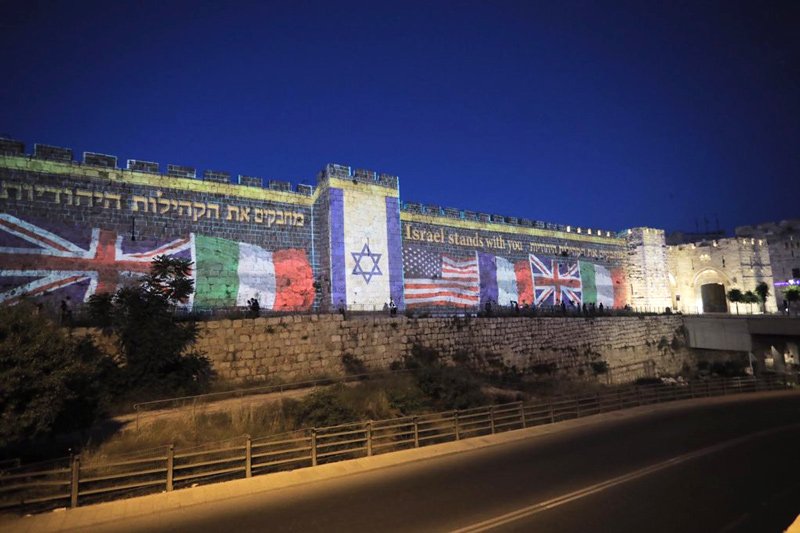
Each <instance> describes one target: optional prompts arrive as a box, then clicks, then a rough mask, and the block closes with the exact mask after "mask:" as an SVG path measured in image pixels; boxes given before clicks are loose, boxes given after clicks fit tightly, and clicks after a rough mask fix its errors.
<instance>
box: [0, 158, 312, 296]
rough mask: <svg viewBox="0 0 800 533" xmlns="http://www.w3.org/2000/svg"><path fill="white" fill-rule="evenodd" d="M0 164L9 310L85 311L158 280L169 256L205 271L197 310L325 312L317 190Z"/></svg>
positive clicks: (0, 286)
mask: <svg viewBox="0 0 800 533" xmlns="http://www.w3.org/2000/svg"><path fill="white" fill-rule="evenodd" d="M0 160H2V164H0V302H3V301H13V300H15V299H16V298H19V297H22V296H27V297H35V296H44V297H45V298H46V297H47V296H48V295H49V296H50V297H51V298H52V299H56V300H60V299H64V298H67V297H69V298H70V299H71V300H72V301H73V302H74V303H78V302H83V301H86V300H87V299H88V298H89V296H91V295H92V294H94V293H96V292H103V291H113V290H115V289H116V287H117V286H118V285H119V284H121V283H124V282H125V281H126V280H130V279H131V278H132V277H136V276H137V275H141V274H143V273H145V272H147V271H148V270H149V267H150V262H151V261H152V259H153V257H155V256H156V255H159V254H167V255H171V256H175V257H182V258H186V259H190V260H192V261H193V262H194V263H195V266H196V269H195V270H194V272H193V274H194V277H195V282H196V289H197V290H196V293H195V295H194V298H193V300H192V301H191V302H189V305H193V306H194V307H195V308H206V307H209V308H210V307H229V306H237V305H239V306H241V305H245V304H246V301H247V300H248V299H250V298H253V297H255V298H257V299H258V300H259V301H260V303H261V307H262V308H264V309H276V310H304V309H309V308H311V306H312V304H313V302H314V288H313V272H312V268H311V254H312V251H313V250H312V228H313V217H312V208H311V196H310V194H311V191H310V189H302V190H300V189H298V191H296V192H291V191H285V190H273V189H264V188H261V187H255V186H244V185H235V184H231V183H230V182H225V181H224V179H225V177H226V176H227V174H225V173H220V172H212V173H210V174H209V173H206V174H207V175H206V177H205V178H206V179H204V180H199V179H193V178H192V176H194V174H195V171H194V169H188V168H186V167H180V168H178V167H174V168H173V166H171V168H170V175H160V174H157V173H151V172H143V171H138V170H137V171H132V170H121V169H117V168H112V167H107V166H97V165H92V164H82V165H79V164H76V163H73V162H71V161H53V160H48V159H36V158H29V157H24V156H0ZM87 161H92V160H91V159H87ZM134 166H135V165H134ZM137 168H138V167H137ZM147 168H148V169H149V170H156V171H157V166H156V167H147ZM179 170H180V172H178V171H179ZM181 176H182V177H181ZM248 183H249V182H248ZM253 183H255V182H253Z"/></svg>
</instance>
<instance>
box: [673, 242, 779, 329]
mask: <svg viewBox="0 0 800 533" xmlns="http://www.w3.org/2000/svg"><path fill="white" fill-rule="evenodd" d="M667 265H668V267H669V272H670V288H671V291H672V298H671V300H672V306H673V308H674V309H677V310H680V311H682V312H684V313H702V312H708V311H710V309H704V303H703V298H702V295H701V287H702V286H703V285H705V284H719V285H721V286H722V291H723V292H724V293H727V292H728V291H729V290H730V289H740V290H741V291H742V292H745V291H754V290H755V288H756V285H758V283H760V282H762V281H763V282H765V283H766V284H767V285H768V286H769V287H770V293H771V294H772V293H774V286H773V278H772V266H771V261H770V249H769V247H768V245H767V243H766V242H765V241H763V240H761V239H756V238H746V237H736V238H730V239H718V240H713V241H701V242H697V243H689V244H680V245H674V246H669V247H667ZM726 303H727V306H728V311H729V312H732V313H736V312H737V307H738V312H741V313H747V312H752V311H754V310H755V311H758V310H759V307H760V306H754V307H752V308H751V307H749V306H748V304H741V303H740V304H738V306H736V305H735V304H733V303H731V302H726ZM775 304H776V300H775V298H774V297H773V296H771V297H769V298H768V299H767V302H766V308H767V312H774V311H776V310H777V306H776V305H775Z"/></svg>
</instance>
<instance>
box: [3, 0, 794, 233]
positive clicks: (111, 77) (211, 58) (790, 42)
mask: <svg viewBox="0 0 800 533" xmlns="http://www.w3.org/2000/svg"><path fill="white" fill-rule="evenodd" d="M0 13H2V16H1V17H0V47H2V51H3V52H2V57H3V61H2V67H1V68H2V70H1V72H2V75H1V76H0V134H6V135H10V136H12V137H16V138H20V139H22V140H25V141H26V142H27V143H28V145H29V147H30V148H32V145H33V143H34V142H42V143H47V144H55V145H60V146H69V147H72V148H73V149H75V150H76V153H79V152H82V151H84V150H89V151H96V152H102V153H108V154H114V155H117V156H119V157H120V159H121V160H124V159H128V158H134V159H145V160H151V161H158V162H160V163H161V164H162V165H164V166H165V165H166V163H176V164H184V165H189V166H195V167H198V168H199V169H205V168H212V169H219V170H227V171H230V172H232V173H234V174H239V173H241V174H247V175H259V176H264V177H267V178H271V179H283V180H290V181H293V182H295V183H296V182H298V181H302V182H306V183H312V184H313V183H315V178H314V176H315V174H316V172H317V171H318V170H319V169H320V168H322V166H323V165H324V164H325V163H326V162H338V163H343V164H349V165H351V166H354V167H362V168H369V169H373V170H378V171H381V172H388V173H393V174H398V175H399V176H400V178H401V194H402V197H403V199H404V200H405V201H421V202H425V203H436V204H441V205H446V206H455V207H460V208H465V209H473V210H479V211H486V212H491V213H499V214H507V215H516V216H522V217H528V218H534V219H539V220H546V221H551V222H560V223H565V224H573V225H583V226H585V225H591V226H592V227H601V228H611V229H622V228H626V227H630V226H638V225H650V226H656V227H663V228H666V229H668V230H673V229H685V230H690V231H691V230H694V227H695V219H699V220H700V227H701V229H702V227H703V218H704V216H705V217H707V218H708V219H709V220H710V221H711V225H712V226H713V225H714V216H715V215H717V216H718V217H719V221H720V223H721V225H722V226H723V227H726V228H728V229H729V230H730V229H732V228H733V226H735V225H741V224H747V223H757V222H763V221H768V220H779V219H781V218H788V217H800V207H798V205H800V204H799V202H798V198H800V30H798V28H800V2H796V1H786V2H756V1H752V2H737V1H719V2H698V1H688V2H683V1H676V0H672V1H663V2H656V1H648V2H642V1H638V0H636V1H630V2H628V1H616V2H575V1H568V2H563V1H557V2H533V1H529V2H500V1H497V2H466V1H462V2H436V1H428V2H420V3H412V2H405V1H404V2H380V1H378V2H375V1H372V2H364V3H351V2H335V1H333V0H330V1H325V2H301V1H287V2H282V3H268V2H253V3H250V2H216V3H207V4H203V3H201V2H173V1H163V0H161V1H157V2H156V1H153V2H149V1H137V2H134V1H113V2H110V1H108V0H104V1H100V2H89V1H74V2H40V1H30V0H28V1H25V2H21V1H18V0H15V1H5V0H2V1H0ZM123 164H124V163H123Z"/></svg>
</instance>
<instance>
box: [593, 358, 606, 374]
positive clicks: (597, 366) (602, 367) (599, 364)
mask: <svg viewBox="0 0 800 533" xmlns="http://www.w3.org/2000/svg"><path fill="white" fill-rule="evenodd" d="M591 366H592V371H593V372H594V373H595V375H600V374H605V373H607V372H608V362H607V361H592V363H591Z"/></svg>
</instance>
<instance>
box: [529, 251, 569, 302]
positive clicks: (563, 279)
mask: <svg viewBox="0 0 800 533" xmlns="http://www.w3.org/2000/svg"><path fill="white" fill-rule="evenodd" d="M529 258H530V264H531V272H532V274H533V291H534V300H533V303H534V304H535V305H560V304H561V302H564V303H565V304H572V305H575V306H579V305H581V271H580V268H579V266H578V263H577V262H576V263H561V262H559V261H555V260H550V261H545V260H542V259H539V258H538V257H536V256H535V255H533V254H531V255H530V257H529Z"/></svg>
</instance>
